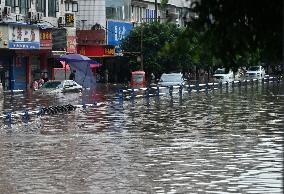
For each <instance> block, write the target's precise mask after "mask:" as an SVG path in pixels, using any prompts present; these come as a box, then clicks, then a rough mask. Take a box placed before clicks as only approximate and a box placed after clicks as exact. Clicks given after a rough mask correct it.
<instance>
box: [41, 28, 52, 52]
mask: <svg viewBox="0 0 284 194" xmlns="http://www.w3.org/2000/svg"><path fill="white" fill-rule="evenodd" d="M40 48H41V49H51V48H52V34H51V30H41V31H40Z"/></svg>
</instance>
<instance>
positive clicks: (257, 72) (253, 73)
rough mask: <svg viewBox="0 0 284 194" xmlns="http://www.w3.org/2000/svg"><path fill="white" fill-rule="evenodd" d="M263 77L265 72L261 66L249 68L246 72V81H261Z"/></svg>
mask: <svg viewBox="0 0 284 194" xmlns="http://www.w3.org/2000/svg"><path fill="white" fill-rule="evenodd" d="M264 77H265V70H264V68H263V67H262V66H261V65H259V66H252V67H249V68H248V70H247V72H246V78H247V79H262V78H264Z"/></svg>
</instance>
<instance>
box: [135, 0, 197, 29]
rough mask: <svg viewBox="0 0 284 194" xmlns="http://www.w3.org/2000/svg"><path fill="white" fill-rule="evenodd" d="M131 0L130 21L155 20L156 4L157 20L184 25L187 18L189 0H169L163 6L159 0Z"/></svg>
mask: <svg viewBox="0 0 284 194" xmlns="http://www.w3.org/2000/svg"><path fill="white" fill-rule="evenodd" d="M156 3H157V5H155V0H132V2H131V22H133V23H135V24H136V25H139V24H141V23H143V22H146V23H149V22H153V21H155V19H156V18H155V9H156V6H157V20H158V21H159V22H162V23H164V22H171V23H175V24H177V25H178V26H181V27H183V26H185V25H186V23H187V22H188V20H189V14H190V11H189V8H190V4H191V1H190V0H188V1H187V0H169V1H168V3H167V5H166V6H165V7H161V0H157V1H156Z"/></svg>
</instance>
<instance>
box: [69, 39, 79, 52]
mask: <svg viewBox="0 0 284 194" xmlns="http://www.w3.org/2000/svg"><path fill="white" fill-rule="evenodd" d="M76 51H77V49H76V36H67V53H76Z"/></svg>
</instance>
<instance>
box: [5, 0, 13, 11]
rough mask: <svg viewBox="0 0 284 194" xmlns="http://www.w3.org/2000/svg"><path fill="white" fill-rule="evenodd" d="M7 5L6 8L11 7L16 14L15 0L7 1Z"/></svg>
mask: <svg viewBox="0 0 284 194" xmlns="http://www.w3.org/2000/svg"><path fill="white" fill-rule="evenodd" d="M5 5H6V6H10V7H11V8H12V9H11V12H12V13H14V12H15V0H5Z"/></svg>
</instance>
